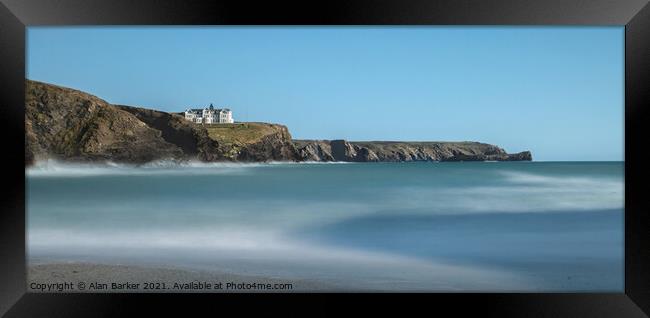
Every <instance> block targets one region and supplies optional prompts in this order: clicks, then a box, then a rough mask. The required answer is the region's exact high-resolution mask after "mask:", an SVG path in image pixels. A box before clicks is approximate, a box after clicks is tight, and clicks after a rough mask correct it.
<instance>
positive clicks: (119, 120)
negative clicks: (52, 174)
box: [25, 80, 532, 165]
mask: <svg viewBox="0 0 650 318" xmlns="http://www.w3.org/2000/svg"><path fill="white" fill-rule="evenodd" d="M25 91H26V97H25V164H26V165H31V164H33V163H35V162H36V161H39V160H45V159H57V160H65V161H86V162H88V161H90V162H96V161H112V162H123V163H134V164H141V163H146V162H150V161H155V160H164V159H172V160H200V161H207V162H212V161H231V162H268V161H294V162H301V161H346V162H404V161H530V160H532V155H531V153H530V152H529V151H524V152H520V153H516V154H508V153H506V152H505V151H504V150H503V149H502V148H500V147H498V146H495V145H490V144H485V143H480V142H470V141H464V142H434V141H432V142H398V141H363V142H362V141H359V142H351V141H346V140H293V139H292V137H291V134H290V133H289V130H288V128H287V127H286V126H284V125H279V124H269V123H258V122H235V121H234V119H233V113H232V111H231V110H230V109H228V108H214V107H213V106H212V105H210V106H209V107H205V108H194V109H192V108H190V109H187V110H186V111H184V112H182V113H167V112H162V111H158V110H153V109H146V108H140V107H132V106H125V105H113V104H109V103H108V102H106V101H104V100H102V99H100V98H98V97H96V96H93V95H90V94H87V93H84V92H81V91H78V90H74V89H70V88H65V87H60V86H56V85H52V84H47V83H42V82H37V81H32V80H26V89H25ZM198 118H200V120H199V119H198Z"/></svg>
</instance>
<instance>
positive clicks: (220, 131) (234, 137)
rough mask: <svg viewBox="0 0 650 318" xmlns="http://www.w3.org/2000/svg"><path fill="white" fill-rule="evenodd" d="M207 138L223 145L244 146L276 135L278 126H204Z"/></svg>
mask: <svg viewBox="0 0 650 318" xmlns="http://www.w3.org/2000/svg"><path fill="white" fill-rule="evenodd" d="M203 126H204V127H205V128H206V129H207V130H208V136H210V138H212V139H214V140H216V141H218V142H219V143H220V144H224V145H230V146H234V145H246V144H252V143H256V142H258V141H260V140H261V139H262V138H263V137H264V136H267V135H269V134H273V133H277V132H278V131H280V126H278V125H273V124H266V123H234V124H206V125H203Z"/></svg>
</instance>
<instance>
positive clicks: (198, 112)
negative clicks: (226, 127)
mask: <svg viewBox="0 0 650 318" xmlns="http://www.w3.org/2000/svg"><path fill="white" fill-rule="evenodd" d="M185 119H186V120H189V121H191V122H193V123H197V124H201V123H203V124H232V123H234V122H235V120H234V119H233V118H232V111H231V110H230V109H228V108H214V106H212V104H210V107H207V108H203V109H201V108H190V109H187V110H186V111H185Z"/></svg>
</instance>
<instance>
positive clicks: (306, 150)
mask: <svg viewBox="0 0 650 318" xmlns="http://www.w3.org/2000/svg"><path fill="white" fill-rule="evenodd" d="M294 144H295V145H296V148H297V150H298V153H299V154H300V156H301V157H302V159H303V160H306V161H347V162H378V161H382V162H402V161H530V160H532V155H531V153H530V152H528V151H524V152H521V153H517V154H508V153H506V152H505V151H504V150H503V149H501V148H499V147H497V146H494V145H490V144H485V143H479V142H386V141H369V142H348V141H345V140H331V141H329V140H294Z"/></svg>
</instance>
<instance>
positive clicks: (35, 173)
mask: <svg viewBox="0 0 650 318" xmlns="http://www.w3.org/2000/svg"><path fill="white" fill-rule="evenodd" d="M336 164H350V162H341V161H332V162H318V161H304V162H291V161H269V162H201V161H176V160H158V161H152V162H148V163H144V164H141V165H135V164H125V163H115V162H111V161H107V162H102V163H70V162H62V161H57V160H53V159H49V160H44V161H39V162H37V163H36V164H34V165H33V166H31V167H29V168H27V169H25V175H26V176H29V177H92V176H104V175H134V176H137V175H196V174H200V175H211V174H241V173H246V172H247V170H249V169H251V168H263V167H273V166H292V165H336Z"/></svg>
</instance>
